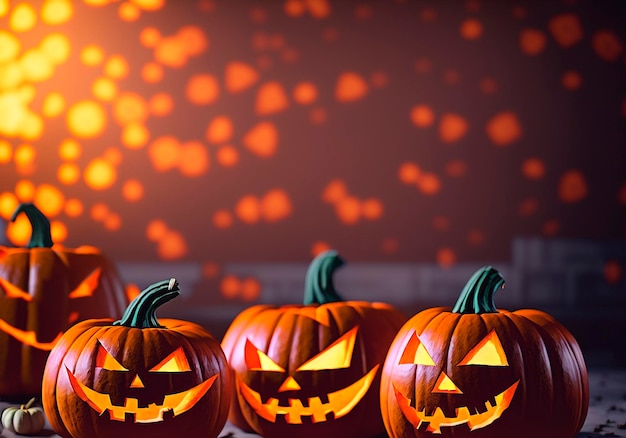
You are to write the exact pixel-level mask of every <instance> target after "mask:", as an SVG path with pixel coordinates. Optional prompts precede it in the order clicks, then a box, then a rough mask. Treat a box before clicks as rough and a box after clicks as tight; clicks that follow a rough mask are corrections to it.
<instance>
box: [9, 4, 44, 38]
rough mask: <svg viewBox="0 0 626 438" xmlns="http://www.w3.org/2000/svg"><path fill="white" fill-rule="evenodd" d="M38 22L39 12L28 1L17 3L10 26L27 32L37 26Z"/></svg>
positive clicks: (14, 29)
mask: <svg viewBox="0 0 626 438" xmlns="http://www.w3.org/2000/svg"><path fill="white" fill-rule="evenodd" d="M36 23H37V13H36V12H35V9H34V8H33V7H32V6H31V5H29V4H28V3H19V4H17V5H15V7H14V8H13V11H12V12H11V17H10V19H9V27H10V28H11V30H12V31H14V32H26V31H28V30H31V29H32V28H33V27H35V24H36Z"/></svg>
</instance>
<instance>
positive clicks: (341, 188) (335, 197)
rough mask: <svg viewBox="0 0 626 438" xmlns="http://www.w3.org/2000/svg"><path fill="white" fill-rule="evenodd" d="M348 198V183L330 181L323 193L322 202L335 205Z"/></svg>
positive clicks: (336, 180) (337, 180) (335, 180)
mask: <svg viewBox="0 0 626 438" xmlns="http://www.w3.org/2000/svg"><path fill="white" fill-rule="evenodd" d="M347 196H348V188H347V187H346V183H345V182H343V181H342V180H340V179H334V180H332V181H330V182H329V183H328V184H327V185H326V187H325V188H324V191H323V192H322V201H324V202H326V203H329V204H334V203H337V202H339V201H341V200H342V199H343V198H345V197H347Z"/></svg>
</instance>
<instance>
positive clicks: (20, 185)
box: [15, 179, 35, 202]
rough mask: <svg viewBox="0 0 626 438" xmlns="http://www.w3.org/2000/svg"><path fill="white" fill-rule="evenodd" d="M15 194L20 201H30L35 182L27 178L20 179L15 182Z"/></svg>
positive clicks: (33, 194)
mask: <svg viewBox="0 0 626 438" xmlns="http://www.w3.org/2000/svg"><path fill="white" fill-rule="evenodd" d="M15 195H16V196H17V198H18V199H19V200H20V202H31V201H32V200H33V197H34V196H35V184H33V182H32V181H30V180H27V179H21V180H19V181H18V182H17V183H16V184H15Z"/></svg>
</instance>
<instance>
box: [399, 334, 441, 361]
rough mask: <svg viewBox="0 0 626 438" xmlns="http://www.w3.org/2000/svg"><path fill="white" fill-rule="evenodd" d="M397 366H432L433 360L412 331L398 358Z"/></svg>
mask: <svg viewBox="0 0 626 438" xmlns="http://www.w3.org/2000/svg"><path fill="white" fill-rule="evenodd" d="M398 363H399V364H416V365H426V366H434V365H435V361H434V360H433V358H432V356H431V355H430V353H428V350H426V346H425V345H424V343H423V342H422V341H421V340H420V338H419V337H418V336H417V333H415V331H413V334H412V335H411V338H410V339H409V342H408V343H407V344H406V347H405V348H404V351H403V352H402V357H401V358H400V361H399V362H398Z"/></svg>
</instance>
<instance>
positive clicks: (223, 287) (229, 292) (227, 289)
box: [220, 275, 241, 299]
mask: <svg viewBox="0 0 626 438" xmlns="http://www.w3.org/2000/svg"><path fill="white" fill-rule="evenodd" d="M240 289H241V282H240V281H239V278H237V277H236V276H234V275H227V276H225V277H224V278H222V281H220V293H221V294H222V296H223V297H224V298H228V299H233V298H235V297H237V295H239V291H240Z"/></svg>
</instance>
